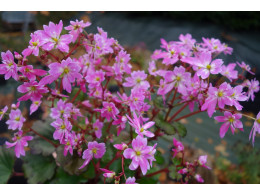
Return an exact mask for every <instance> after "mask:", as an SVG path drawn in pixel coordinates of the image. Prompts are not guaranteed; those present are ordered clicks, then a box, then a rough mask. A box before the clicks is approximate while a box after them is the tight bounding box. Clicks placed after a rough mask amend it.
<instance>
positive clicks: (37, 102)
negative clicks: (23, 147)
mask: <svg viewBox="0 0 260 195" xmlns="http://www.w3.org/2000/svg"><path fill="white" fill-rule="evenodd" d="M41 103H42V101H41V100H38V99H34V100H33V101H32V104H31V106H30V115H31V114H32V113H34V112H35V111H36V110H38V108H39V106H40V105H41Z"/></svg>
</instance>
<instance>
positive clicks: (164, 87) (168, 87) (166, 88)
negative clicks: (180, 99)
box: [157, 79, 174, 100]
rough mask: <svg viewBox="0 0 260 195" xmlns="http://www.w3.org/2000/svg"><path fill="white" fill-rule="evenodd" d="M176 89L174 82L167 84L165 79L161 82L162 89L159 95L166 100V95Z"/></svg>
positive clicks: (160, 88)
mask: <svg viewBox="0 0 260 195" xmlns="http://www.w3.org/2000/svg"><path fill="white" fill-rule="evenodd" d="M173 87H174V82H173V83H170V84H167V82H166V81H165V80H163V79H161V80H160V87H159V89H158V91H157V94H158V95H161V96H162V98H163V100H165V95H166V94H167V93H169V92H170V91H171V90H172V89H173Z"/></svg>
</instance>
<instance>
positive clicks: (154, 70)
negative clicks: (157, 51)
mask: <svg viewBox="0 0 260 195" xmlns="http://www.w3.org/2000/svg"><path fill="white" fill-rule="evenodd" d="M148 71H149V73H150V75H153V76H156V75H157V68H156V64H155V61H151V62H149V68H148Z"/></svg>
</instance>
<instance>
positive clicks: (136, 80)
mask: <svg viewBox="0 0 260 195" xmlns="http://www.w3.org/2000/svg"><path fill="white" fill-rule="evenodd" d="M146 78H147V74H145V72H144V71H143V70H142V71H140V70H138V71H134V72H132V73H131V77H127V78H125V80H126V82H125V83H123V86H124V87H134V88H143V89H148V88H149V87H150V84H149V82H148V81H146V80H145V79H146Z"/></svg>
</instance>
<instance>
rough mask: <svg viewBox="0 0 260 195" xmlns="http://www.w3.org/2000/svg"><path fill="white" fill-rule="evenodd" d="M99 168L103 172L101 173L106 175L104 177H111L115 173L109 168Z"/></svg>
mask: <svg viewBox="0 0 260 195" xmlns="http://www.w3.org/2000/svg"><path fill="white" fill-rule="evenodd" d="M100 170H101V171H103V172H105V173H104V174H103V176H104V177H106V178H113V177H114V176H115V175H116V173H115V172H114V171H110V170H107V169H102V168H100Z"/></svg>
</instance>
